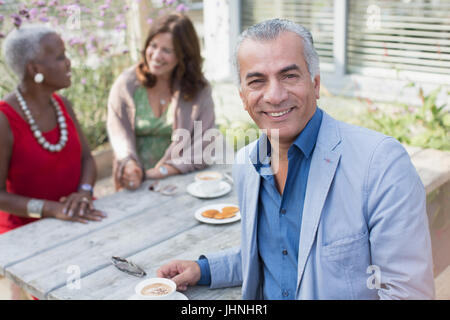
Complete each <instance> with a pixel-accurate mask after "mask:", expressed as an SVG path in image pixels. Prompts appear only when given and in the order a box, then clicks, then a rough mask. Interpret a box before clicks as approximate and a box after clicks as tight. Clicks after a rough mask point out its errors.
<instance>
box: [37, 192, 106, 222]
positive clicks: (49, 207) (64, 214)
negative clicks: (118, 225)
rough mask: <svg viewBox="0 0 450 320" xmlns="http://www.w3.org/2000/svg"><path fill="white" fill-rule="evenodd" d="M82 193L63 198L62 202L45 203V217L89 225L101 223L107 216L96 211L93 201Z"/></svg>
mask: <svg viewBox="0 0 450 320" xmlns="http://www.w3.org/2000/svg"><path fill="white" fill-rule="evenodd" d="M86 199H88V197H87V196H86V195H84V194H82V193H78V192H76V193H72V194H70V195H69V196H68V197H63V198H61V199H60V202H54V201H45V204H44V209H43V213H44V217H52V218H55V219H60V220H66V221H76V222H81V223H88V222H89V221H101V220H102V219H103V218H106V216H107V215H106V214H105V213H103V212H101V211H98V210H96V209H95V208H94V207H93V205H92V199H90V198H89V200H88V201H89V202H88V201H86Z"/></svg>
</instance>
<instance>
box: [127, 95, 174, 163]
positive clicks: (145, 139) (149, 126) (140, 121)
mask: <svg viewBox="0 0 450 320" xmlns="http://www.w3.org/2000/svg"><path fill="white" fill-rule="evenodd" d="M133 99H134V103H135V105H136V116H135V124H136V125H135V129H134V132H135V134H136V149H137V153H138V156H139V158H140V160H141V162H142V164H143V166H144V168H145V170H148V169H150V168H153V167H154V166H155V165H156V163H157V162H158V161H159V160H160V159H161V158H162V157H163V156H164V153H165V151H166V149H167V148H168V147H169V145H170V143H171V136H172V124H171V123H170V122H171V121H170V116H168V113H169V112H170V111H169V109H171V108H170V107H169V108H167V109H166V111H164V113H163V114H162V115H161V117H159V118H158V117H156V116H155V114H154V113H153V109H152V107H151V106H150V103H149V101H148V96H147V91H146V90H145V88H144V87H139V88H137V89H136V91H135V93H134V96H133ZM172 112H173V110H172Z"/></svg>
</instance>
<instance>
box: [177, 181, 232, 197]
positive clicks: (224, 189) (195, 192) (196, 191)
mask: <svg viewBox="0 0 450 320" xmlns="http://www.w3.org/2000/svg"><path fill="white" fill-rule="evenodd" d="M186 190H187V192H188V193H189V194H191V195H192V196H194V197H197V198H202V199H210V198H217V197H221V196H223V195H226V194H227V193H228V192H230V191H231V186H230V185H229V184H228V183H227V182H225V181H220V189H219V191H217V192H214V193H208V194H206V193H204V192H202V191H201V190H200V188H198V184H197V182H193V183H191V184H190V185H188V186H187V189H186Z"/></svg>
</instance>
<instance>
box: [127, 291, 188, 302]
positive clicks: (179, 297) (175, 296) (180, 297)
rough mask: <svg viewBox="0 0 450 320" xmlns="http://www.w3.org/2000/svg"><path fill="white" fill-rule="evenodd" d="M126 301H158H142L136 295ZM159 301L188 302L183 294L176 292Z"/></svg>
mask: <svg viewBox="0 0 450 320" xmlns="http://www.w3.org/2000/svg"><path fill="white" fill-rule="evenodd" d="M128 300H152V301H158V299H143V298H141V297H140V296H138V295H137V294H133V295H132V296H131V297H129V298H128ZM159 300H189V299H188V297H186V296H185V295H184V294H182V293H181V292H178V291H177V292H175V293H174V294H172V295H171V296H170V297H168V298H166V299H159Z"/></svg>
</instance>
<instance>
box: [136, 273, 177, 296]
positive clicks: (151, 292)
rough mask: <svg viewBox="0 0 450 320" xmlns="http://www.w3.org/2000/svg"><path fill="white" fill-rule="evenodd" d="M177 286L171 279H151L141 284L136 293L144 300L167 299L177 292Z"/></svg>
mask: <svg viewBox="0 0 450 320" xmlns="http://www.w3.org/2000/svg"><path fill="white" fill-rule="evenodd" d="M176 288H177V285H176V284H175V282H173V281H172V280H170V279H166V278H151V279H147V280H144V281H141V282H139V283H138V284H137V285H136V287H135V291H136V294H137V295H138V296H140V297H141V298H143V299H152V300H154V299H163V298H164V299H166V298H168V297H170V296H171V295H172V294H173V293H174V292H175V291H176Z"/></svg>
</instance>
